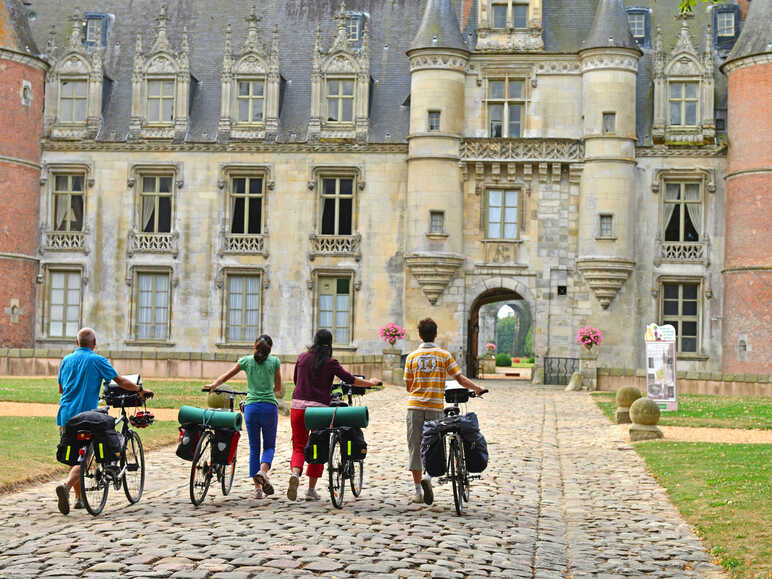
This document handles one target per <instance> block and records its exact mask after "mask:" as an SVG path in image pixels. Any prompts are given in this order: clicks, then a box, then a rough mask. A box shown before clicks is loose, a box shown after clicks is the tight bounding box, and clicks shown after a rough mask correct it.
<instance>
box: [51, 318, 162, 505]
mask: <svg viewBox="0 0 772 579" xmlns="http://www.w3.org/2000/svg"><path fill="white" fill-rule="evenodd" d="M77 342H78V349H77V350H75V351H74V352H73V353H72V354H69V355H68V356H65V357H64V360H62V363H61V365H60V366H59V394H61V398H60V399H59V412H58V414H57V415H56V424H57V425H58V426H59V431H60V433H61V432H63V431H64V425H65V424H67V421H68V420H69V419H70V418H72V417H73V416H75V415H76V414H80V413H81V412H85V411H87V410H94V409H95V408H96V407H97V406H98V405H99V390H100V388H101V386H102V382H103V381H104V382H110V381H111V380H113V381H115V383H116V384H118V386H120V387H121V388H123V389H124V390H130V391H133V392H137V391H139V392H143V390H142V387H141V386H137V385H136V384H134V383H132V382H131V381H130V380H127V379H126V378H124V377H123V376H119V375H118V372H116V371H115V369H114V368H113V367H112V366H111V365H110V362H108V361H107V358H105V357H104V356H100V355H99V354H96V353H95V352H94V348H95V347H96V334H95V333H94V330H92V329H91V328H83V329H81V330H80V331H79V332H78V337H77ZM144 392H146V393H150V391H144ZM71 488H74V489H75V498H76V501H75V508H76V509H79V508H82V507H83V504H82V502H81V498H80V466H74V467H72V469H70V473H69V474H68V475H67V480H66V482H64V483H62V484H60V485H59V486H57V487H56V496H57V499H58V502H59V510H60V511H61V512H62V514H64V515H66V514H67V513H69V512H70V489H71Z"/></svg>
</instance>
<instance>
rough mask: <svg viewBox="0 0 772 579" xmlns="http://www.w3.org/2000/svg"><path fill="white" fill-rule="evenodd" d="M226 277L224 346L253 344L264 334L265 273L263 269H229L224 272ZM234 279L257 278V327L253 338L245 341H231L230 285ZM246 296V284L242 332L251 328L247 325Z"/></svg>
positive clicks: (223, 327) (243, 294)
mask: <svg viewBox="0 0 772 579" xmlns="http://www.w3.org/2000/svg"><path fill="white" fill-rule="evenodd" d="M223 274H224V275H223V277H224V284H223V290H222V291H223V296H222V297H223V309H222V312H223V318H222V341H223V343H224V344H253V343H254V341H255V339H257V336H259V335H260V334H261V333H262V326H263V323H262V315H263V271H262V270H261V269H239V268H229V269H226V270H225V271H224V272H223ZM234 278H243V279H244V280H246V278H256V280H257V325H256V326H255V330H254V331H255V335H254V336H253V337H251V338H249V337H248V338H247V339H243V340H232V339H231V333H230V329H231V323H230V317H231V316H230V314H231V307H230V297H231V291H230V283H231V280H232V279H234ZM245 294H246V284H244V285H243V287H242V307H241V315H242V323H241V326H240V327H241V328H242V330H244V329H248V328H249V327H250V326H248V325H246V312H247V311H248V310H247V309H246V302H245V301H244V296H245Z"/></svg>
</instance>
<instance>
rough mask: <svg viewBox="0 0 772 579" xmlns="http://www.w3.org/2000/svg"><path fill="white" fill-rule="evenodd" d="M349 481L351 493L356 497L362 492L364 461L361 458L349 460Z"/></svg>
mask: <svg viewBox="0 0 772 579" xmlns="http://www.w3.org/2000/svg"><path fill="white" fill-rule="evenodd" d="M348 464H349V474H350V477H349V479H348V480H349V482H350V483H351V494H352V495H354V496H355V497H358V496H359V495H361V494H362V480H363V479H364V476H365V463H364V462H363V461H361V460H349V461H348Z"/></svg>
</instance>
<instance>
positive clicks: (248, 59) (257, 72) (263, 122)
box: [219, 7, 281, 141]
mask: <svg viewBox="0 0 772 579" xmlns="http://www.w3.org/2000/svg"><path fill="white" fill-rule="evenodd" d="M246 21H247V36H246V38H245V39H244V45H243V47H242V48H241V53H240V54H238V55H234V54H233V53H232V48H231V27H230V25H228V27H227V28H226V32H225V51H224V56H223V67H222V74H221V81H222V102H221V109H220V125H219V140H220V141H227V140H228V139H229V138H232V139H266V140H273V139H275V137H276V133H277V132H278V130H279V83H280V78H281V77H280V76H279V29H278V27H277V26H274V29H273V33H272V35H271V43H270V47H266V46H265V45H264V44H263V43H262V42H260V40H259V38H258V29H257V24H258V22H260V18H259V17H258V16H256V14H255V8H254V7H253V8H252V10H251V11H250V13H249V16H247V18H246Z"/></svg>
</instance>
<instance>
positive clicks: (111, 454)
mask: <svg viewBox="0 0 772 579" xmlns="http://www.w3.org/2000/svg"><path fill="white" fill-rule="evenodd" d="M125 440H126V439H125V438H124V437H123V435H122V434H121V433H120V432H118V431H117V430H115V429H114V428H113V429H112V430H105V431H104V432H99V433H96V434H95V435H94V454H95V455H96V460H97V462H112V461H115V460H118V459H120V458H121V451H123V445H124V444H125Z"/></svg>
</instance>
